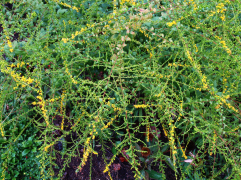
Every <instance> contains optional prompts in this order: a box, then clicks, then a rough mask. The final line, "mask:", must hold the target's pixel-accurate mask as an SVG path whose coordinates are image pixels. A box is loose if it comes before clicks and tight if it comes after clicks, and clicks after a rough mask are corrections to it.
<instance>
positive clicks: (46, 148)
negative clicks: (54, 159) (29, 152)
mask: <svg viewBox="0 0 241 180" xmlns="http://www.w3.org/2000/svg"><path fill="white" fill-rule="evenodd" d="M53 145H54V142H53V143H51V144H50V145H48V146H46V147H45V148H44V150H45V152H47V150H48V148H49V147H51V146H53Z"/></svg>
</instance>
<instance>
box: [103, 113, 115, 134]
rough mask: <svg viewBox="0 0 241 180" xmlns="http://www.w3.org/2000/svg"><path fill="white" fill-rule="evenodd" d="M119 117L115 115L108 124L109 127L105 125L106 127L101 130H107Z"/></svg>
mask: <svg viewBox="0 0 241 180" xmlns="http://www.w3.org/2000/svg"><path fill="white" fill-rule="evenodd" d="M117 117H118V115H115V117H114V118H111V121H110V122H108V123H107V125H105V126H104V127H102V128H101V131H103V130H104V129H107V128H108V126H110V125H111V124H112V123H113V121H114V120H115V119H116V118H117Z"/></svg>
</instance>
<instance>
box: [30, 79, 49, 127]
mask: <svg viewBox="0 0 241 180" xmlns="http://www.w3.org/2000/svg"><path fill="white" fill-rule="evenodd" d="M35 87H38V89H39V90H38V91H37V93H38V94H39V96H37V99H38V100H39V102H38V103H36V102H33V103H32V104H33V105H36V104H39V106H40V107H41V106H42V107H41V110H42V112H43V116H44V119H45V122H46V124H47V126H48V125H49V117H48V116H47V110H46V108H45V101H44V99H43V98H42V96H43V92H42V89H41V88H40V87H39V85H38V82H37V84H36V85H35Z"/></svg>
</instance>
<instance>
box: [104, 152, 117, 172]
mask: <svg viewBox="0 0 241 180" xmlns="http://www.w3.org/2000/svg"><path fill="white" fill-rule="evenodd" d="M115 158H116V155H114V156H113V157H112V158H111V160H110V162H109V164H107V166H106V167H105V170H104V171H103V173H106V172H107V171H109V170H110V169H109V166H110V165H111V164H112V163H113V161H114V160H115Z"/></svg>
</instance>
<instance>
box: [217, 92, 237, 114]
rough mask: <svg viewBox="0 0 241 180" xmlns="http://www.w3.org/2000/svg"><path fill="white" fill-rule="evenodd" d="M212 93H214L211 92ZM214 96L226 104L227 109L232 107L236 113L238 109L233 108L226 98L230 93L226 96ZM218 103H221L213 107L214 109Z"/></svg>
mask: <svg viewBox="0 0 241 180" xmlns="http://www.w3.org/2000/svg"><path fill="white" fill-rule="evenodd" d="M213 94H214V93H213ZM215 97H216V98H218V99H219V100H221V101H222V102H223V103H224V104H226V105H227V106H228V108H229V109H232V110H233V111H235V112H236V113H238V110H237V109H235V108H234V107H233V106H232V105H231V104H230V103H227V102H226V100H227V99H228V98H230V95H227V96H223V97H220V96H218V95H215ZM220 105H222V103H219V104H218V105H217V106H216V107H215V108H216V109H219V107H220Z"/></svg>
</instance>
